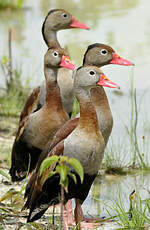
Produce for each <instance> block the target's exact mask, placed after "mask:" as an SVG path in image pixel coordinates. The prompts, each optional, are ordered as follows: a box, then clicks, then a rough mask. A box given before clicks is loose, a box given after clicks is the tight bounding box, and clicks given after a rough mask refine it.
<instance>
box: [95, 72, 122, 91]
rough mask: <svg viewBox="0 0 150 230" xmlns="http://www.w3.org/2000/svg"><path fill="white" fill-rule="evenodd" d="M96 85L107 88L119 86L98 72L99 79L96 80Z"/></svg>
mask: <svg viewBox="0 0 150 230" xmlns="http://www.w3.org/2000/svg"><path fill="white" fill-rule="evenodd" d="M97 85H101V86H105V87H109V88H118V89H119V88H120V87H119V86H118V85H117V84H116V83H114V82H112V81H111V80H109V79H108V78H107V77H106V76H105V75H104V74H103V73H102V74H100V79H99V81H98V82H97Z"/></svg>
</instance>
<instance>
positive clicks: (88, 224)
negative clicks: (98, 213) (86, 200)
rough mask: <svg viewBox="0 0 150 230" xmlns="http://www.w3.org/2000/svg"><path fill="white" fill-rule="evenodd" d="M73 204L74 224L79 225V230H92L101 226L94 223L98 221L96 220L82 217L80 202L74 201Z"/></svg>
mask: <svg viewBox="0 0 150 230" xmlns="http://www.w3.org/2000/svg"><path fill="white" fill-rule="evenodd" d="M75 203H76V207H75V211H74V215H75V222H76V224H79V230H81V229H82V228H86V229H94V228H95V227H98V226H100V225H102V224H101V223H96V221H98V219H96V218H85V217H84V215H83V211H82V207H81V203H80V201H79V200H78V199H75ZM101 219H102V218H101ZM99 221H100V218H99Z"/></svg>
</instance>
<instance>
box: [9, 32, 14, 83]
mask: <svg viewBox="0 0 150 230" xmlns="http://www.w3.org/2000/svg"><path fill="white" fill-rule="evenodd" d="M8 52H9V62H8V73H9V79H10V81H9V87H10V85H11V84H12V83H13V77H12V30H11V28H10V29H9V33H8ZM9 87H8V88H9Z"/></svg>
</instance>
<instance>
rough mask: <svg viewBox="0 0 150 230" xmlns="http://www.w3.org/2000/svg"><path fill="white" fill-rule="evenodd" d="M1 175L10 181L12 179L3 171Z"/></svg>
mask: <svg viewBox="0 0 150 230" xmlns="http://www.w3.org/2000/svg"><path fill="white" fill-rule="evenodd" d="M0 174H1V175H2V176H4V177H6V178H7V179H8V180H10V177H9V176H8V175H7V173H5V172H4V171H3V170H1V169H0Z"/></svg>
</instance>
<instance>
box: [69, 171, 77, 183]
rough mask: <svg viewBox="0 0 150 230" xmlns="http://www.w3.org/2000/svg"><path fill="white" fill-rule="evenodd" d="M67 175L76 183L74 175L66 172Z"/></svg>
mask: <svg viewBox="0 0 150 230" xmlns="http://www.w3.org/2000/svg"><path fill="white" fill-rule="evenodd" d="M68 175H69V176H70V177H71V178H72V179H73V180H74V182H75V184H76V183H77V178H76V175H75V174H73V173H68Z"/></svg>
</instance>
